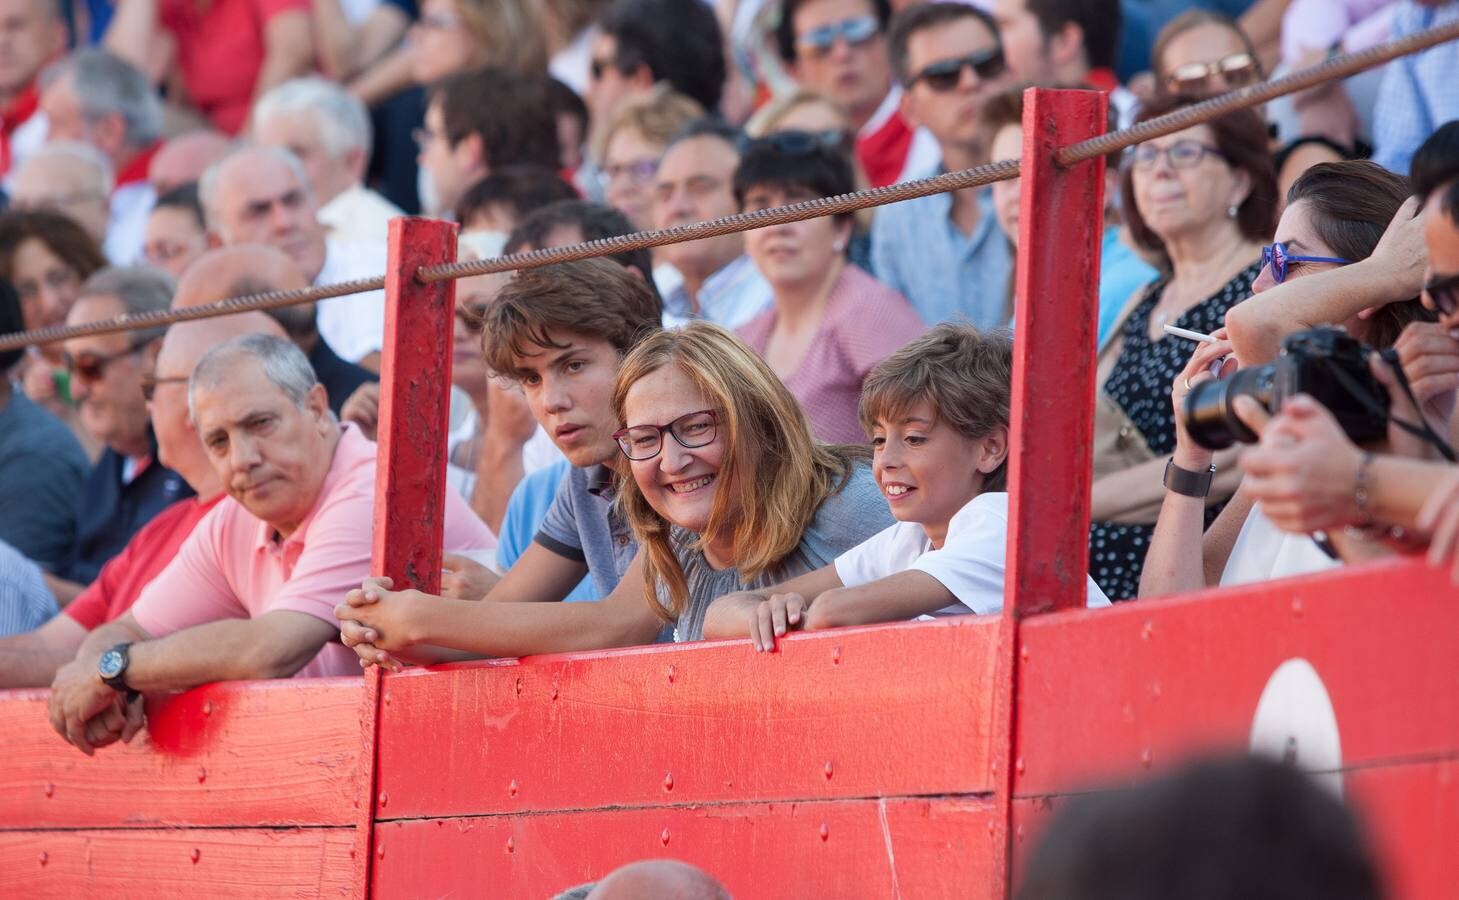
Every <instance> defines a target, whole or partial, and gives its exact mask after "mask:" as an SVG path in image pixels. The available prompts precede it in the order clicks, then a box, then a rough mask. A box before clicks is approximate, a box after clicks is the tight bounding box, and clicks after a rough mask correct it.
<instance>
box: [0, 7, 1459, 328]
mask: <svg viewBox="0 0 1459 900" xmlns="http://www.w3.org/2000/svg"><path fill="white" fill-rule="evenodd" d="M1455 39H1459V22H1453V23H1450V24H1447V25H1442V26H1439V27H1437V28H1430V29H1428V30H1426V31H1421V32H1419V33H1417V34H1413V35H1409V36H1408V37H1406V38H1401V39H1399V40H1396V41H1390V42H1388V43H1386V44H1381V45H1379V46H1376V47H1371V48H1369V49H1367V50H1362V51H1359V52H1357V53H1349V54H1344V55H1342V56H1335V57H1333V58H1332V59H1329V60H1327V61H1325V62H1323V63H1320V64H1318V65H1316V66H1313V67H1311V68H1308V69H1303V70H1302V71H1300V72H1293V73H1292V74H1290V75H1287V76H1284V77H1282V78H1278V79H1275V80H1273V81H1267V82H1263V83H1261V84H1256V85H1251V86H1248V87H1244V88H1241V89H1239V90H1235V91H1231V92H1229V93H1226V94H1222V95H1221V96H1219V97H1212V98H1211V99H1209V100H1206V101H1204V102H1201V103H1197V104H1195V105H1194V106H1189V107H1186V108H1184V109H1179V110H1176V111H1175V112H1173V113H1170V114H1169V115H1165V116H1161V117H1159V118H1156V119H1151V120H1150V121H1148V122H1142V123H1140V124H1138V125H1135V126H1134V127H1132V128H1127V129H1124V130H1121V131H1114V132H1110V133H1109V134H1104V135H1100V136H1099V137H1095V138H1090V139H1089V140H1086V141H1080V142H1079V143H1077V144H1071V145H1070V146H1068V147H1065V148H1064V149H1062V150H1060V151H1059V152H1058V153H1057V154H1055V156H1054V160H1055V162H1057V163H1058V164H1059V165H1062V166H1071V165H1075V164H1077V163H1080V162H1083V161H1085V160H1088V159H1093V158H1094V157H1097V156H1103V155H1105V154H1107V153H1112V152H1114V151H1116V150H1121V149H1123V148H1125V147H1130V146H1133V145H1135V144H1138V143H1140V142H1141V141H1147V140H1150V139H1151V138H1155V137H1160V136H1161V135H1166V134H1171V133H1173V132H1176V131H1181V130H1183V129H1186V128H1190V127H1191V126H1193V125H1199V124H1200V123H1202V122H1208V121H1210V120H1211V119H1215V118H1219V117H1221V116H1223V115H1225V114H1226V113H1229V112H1233V111H1235V110H1238V109H1245V108H1248V107H1251V106H1255V105H1257V104H1260V103H1265V102H1267V101H1269V100H1273V99H1275V98H1277V97H1282V96H1286V95H1287V94H1294V93H1297V92H1298V91H1304V90H1307V89H1308V88H1311V87H1315V86H1316V85H1319V84H1323V83H1325V82H1328V81H1332V80H1334V79H1338V78H1346V77H1348V76H1350V75H1354V74H1356V73H1358V72H1362V71H1366V70H1367V69H1371V68H1373V67H1375V66H1379V65H1382V64H1383V63H1386V62H1390V61H1392V60H1394V59H1396V58H1398V57H1400V56H1407V55H1409V54H1411V53H1416V52H1418V51H1420V50H1426V49H1428V48H1430V47H1433V46H1436V45H1438V44H1442V43H1446V42H1448V41H1452V40H1455ZM1018 168H1019V163H1018V160H1015V159H1005V160H1002V161H999V162H995V163H989V164H987V165H982V166H976V167H974V168H971V169H962V170H960V171H957V172H948V173H946V174H943V175H937V176H934V177H932V178H923V179H918V180H916V181H906V182H902V183H900V184H893V185H887V186H886V187H880V188H874V189H872V190H867V191H857V192H854V193H850V194H842V195H841V196H838V197H824V198H820V199H817V200H807V201H804V202H801V203H793V204H790V205H789V206H781V207H776V208H774V209H764V210H758V211H756V212H750V213H736V214H735V215H730V216H724V217H722V218H718V219H711V220H709V221H707V222H699V223H697V224H694V225H679V226H675V227H674V228H665V229H661V230H657V231H642V232H635V233H633V234H625V235H621V236H619V237H611V238H604V239H602V240H596V241H588V242H587V243H583V244H573V245H571V246H567V247H552V248H545V249H542V250H534V251H532V252H530V253H516V254H512V255H511V256H501V257H497V258H495V259H483V260H471V261H467V262H456V263H446V264H442V265H437V266H425V267H422V268H421V269H420V270H418V271H417V273H416V278H417V279H418V280H420V281H422V282H425V283H429V282H435V281H445V280H449V279H455V278H467V277H470V276H473V275H487V274H491V273H496V272H509V271H512V270H515V269H528V268H536V267H538V266H546V265H552V264H554V263H562V262H571V261H574V260H579V259H589V258H592V257H599V256H610V255H612V254H614V253H622V252H625V251H629V250H639V249H644V248H649V247H662V246H664V245H665V244H678V243H683V242H685V241H697V240H701V239H703V238H707V237H716V236H718V235H723V234H731V233H734V232H740V231H750V230H753V229H756V228H764V227H767V226H770V225H780V224H784V223H787V222H800V221H804V220H806V219H817V218H820V217H822V216H829V215H841V214H846V213H853V212H856V211H858V210H862V209H867V208H869V207H873V206H883V205H885V204H888V203H899V202H901V201H903V200H913V199H916V198H918V197H927V196H930V195H932V194H939V193H944V192H947V191H957V190H963V189H965V188H971V187H979V186H982V185H985V184H991V183H993V182H995V181H1004V180H1007V179H1010V178H1017V177H1018ZM384 285H385V278H384V276H380V277H377V278H366V279H359V280H356V281H348V282H343V283H341V284H332V285H326V286H323V287H315V288H301V289H297V290H292V291H269V292H267V293H262V294H247V295H244V296H241V297H234V298H232V299H229V300H222V301H219V302H217V303H210V304H206V305H201V306H190V307H185V308H182V309H172V310H165V311H159V312H153V313H145V314H142V315H136V316H120V317H118V318H115V319H109V320H106V321H102V322H92V323H90V324H88V325H57V326H52V327H50V328H41V329H37V330H35V331H19V332H14V333H12V334H6V335H0V350H13V349H16V348H17V347H25V346H29V345H31V344H51V343H55V342H57V341H64V340H70V339H72V338H77V337H86V336H90V335H98V334H112V333H116V332H121V331H132V330H136V329H141V328H154V327H161V326H164V325H170V324H173V323H175V322H188V321H192V320H195V319H207V318H213V317H215V316H225V315H230V314H233V313H239V312H249V311H253V310H269V309H277V308H279V307H283V306H293V305H295V304H300V303H311V302H315V301H319V300H328V299H330V298H332V297H342V296H345V295H348V294H356V293H363V292H366V291H374V290H379V289H380V288H382V287H384Z"/></svg>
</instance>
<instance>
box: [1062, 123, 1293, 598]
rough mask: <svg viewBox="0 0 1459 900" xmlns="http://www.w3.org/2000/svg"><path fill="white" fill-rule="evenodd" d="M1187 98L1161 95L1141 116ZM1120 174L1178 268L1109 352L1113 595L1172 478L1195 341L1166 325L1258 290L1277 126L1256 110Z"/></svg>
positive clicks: (1102, 482)
mask: <svg viewBox="0 0 1459 900" xmlns="http://www.w3.org/2000/svg"><path fill="white" fill-rule="evenodd" d="M1180 105H1181V104H1180V103H1178V102H1176V101H1171V100H1165V101H1157V102H1155V103H1152V104H1150V105H1148V106H1147V107H1146V108H1145V109H1144V110H1143V111H1142V113H1141V118H1142V119H1150V118H1154V117H1155V116H1159V115H1163V114H1165V113H1168V112H1171V111H1173V110H1175V109H1177V108H1179V107H1180ZM1121 180H1122V187H1123V193H1124V197H1125V200H1126V203H1125V209H1126V212H1127V214H1128V217H1129V227H1130V234H1131V237H1132V238H1133V239H1134V240H1135V242H1136V243H1137V244H1138V245H1140V246H1141V247H1142V248H1143V249H1145V250H1146V251H1148V252H1150V253H1152V254H1160V255H1163V256H1164V257H1165V258H1166V259H1167V260H1168V261H1169V274H1168V275H1165V276H1163V277H1161V278H1159V279H1157V280H1156V281H1154V282H1152V283H1150V284H1149V285H1147V286H1146V287H1145V288H1143V289H1142V290H1141V291H1140V292H1139V293H1137V294H1136V295H1135V296H1134V297H1133V298H1131V301H1130V303H1129V304H1127V307H1126V310H1125V311H1124V312H1123V313H1122V315H1121V317H1120V319H1119V320H1118V321H1117V323H1116V325H1115V327H1114V330H1113V331H1112V335H1113V337H1112V338H1111V339H1110V341H1109V342H1108V343H1107V344H1106V345H1105V347H1104V348H1103V349H1102V351H1101V353H1100V367H1099V375H1100V378H1101V384H1102V391H1101V396H1100V398H1099V402H1098V405H1097V407H1096V412H1095V460H1094V478H1095V481H1094V488H1093V498H1092V501H1093V502H1092V506H1091V518H1092V519H1093V520H1094V523H1093V525H1092V527H1091V529H1090V544H1089V550H1090V560H1089V561H1090V574H1091V575H1092V576H1094V580H1095V582H1097V583H1098V584H1099V586H1100V587H1101V588H1102V589H1103V590H1104V592H1105V593H1106V594H1107V595H1109V597H1110V598H1111V599H1114V598H1129V597H1134V596H1135V595H1136V593H1137V592H1138V590H1139V585H1140V567H1141V563H1142V562H1143V560H1144V558H1145V551H1146V547H1147V545H1148V542H1149V539H1150V535H1151V533H1152V532H1153V531H1154V527H1155V520H1156V517H1157V515H1158V514H1159V510H1160V502H1161V499H1162V498H1161V493H1162V489H1161V477H1162V474H1163V473H1164V471H1165V465H1166V461H1167V460H1168V459H1169V457H1170V454H1171V453H1172V452H1173V451H1174V450H1175V446H1176V424H1175V420H1174V415H1173V413H1172V410H1171V407H1170V401H1169V396H1168V385H1169V384H1170V381H1171V379H1172V378H1174V377H1175V375H1176V374H1177V373H1178V372H1180V371H1181V370H1182V369H1183V368H1184V367H1185V364H1186V362H1187V359H1188V358H1189V355H1190V343H1189V341H1187V340H1185V339H1183V338H1179V337H1175V336H1172V335H1168V334H1166V333H1165V330H1164V328H1165V326H1166V325H1172V326H1177V327H1180V328H1184V329H1187V330H1190V331H1198V332H1202V333H1210V332H1212V331H1215V330H1216V329H1217V328H1219V327H1220V326H1221V323H1222V321H1223V320H1224V319H1225V316H1226V311H1227V310H1228V309H1230V308H1231V307H1232V306H1234V305H1235V304H1236V303H1237V302H1239V301H1241V300H1244V299H1245V298H1246V297H1247V296H1248V295H1249V294H1250V293H1251V285H1252V282H1253V281H1254V280H1255V279H1256V276H1257V273H1258V272H1259V271H1260V270H1261V264H1260V257H1261V245H1262V242H1263V241H1265V240H1266V238H1267V236H1268V235H1270V234H1271V232H1272V227H1273V225H1274V224H1275V219H1276V215H1275V209H1276V176H1275V174H1274V173H1273V171H1272V162H1271V156H1270V155H1269V154H1268V153H1267V150H1266V130H1265V127H1264V126H1263V125H1262V123H1261V120H1260V119H1259V118H1257V116H1256V114H1255V113H1252V112H1249V111H1245V110H1243V111H1241V112H1236V113H1231V114H1229V115H1227V116H1223V117H1222V118H1219V119H1215V120H1213V121H1211V122H1209V123H1207V124H1203V125H1195V126H1192V127H1190V128H1187V129H1185V130H1184V131H1178V132H1176V133H1174V134H1171V135H1167V136H1165V137H1160V138H1155V139H1153V140H1150V141H1146V142H1145V143H1143V144H1140V145H1138V146H1136V147H1135V148H1134V150H1133V151H1132V152H1131V161H1130V163H1129V164H1127V166H1126V168H1125V171H1124V172H1123V173H1122V179H1121ZM1234 487H1235V480H1234V478H1228V479H1226V480H1225V483H1224V484H1222V483H1218V484H1217V486H1216V489H1215V490H1214V491H1211V494H1212V496H1211V497H1210V501H1211V502H1212V504H1217V503H1218V502H1219V501H1220V500H1223V499H1225V497H1228V496H1230V493H1231V491H1232V490H1233V489H1234ZM1215 508H1217V507H1215V506H1214V505H1213V509H1215ZM1210 515H1213V516H1214V512H1212V513H1210Z"/></svg>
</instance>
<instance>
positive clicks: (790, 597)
mask: <svg viewBox="0 0 1459 900" xmlns="http://www.w3.org/2000/svg"><path fill="white" fill-rule="evenodd" d="M839 587H841V577H840V576H839V575H837V574H836V566H835V565H834V564H833V565H829V566H822V567H821V568H819V569H817V570H816V571H814V572H807V573H805V574H804V575H801V576H799V577H796V578H792V579H791V580H789V581H787V582H785V583H784V584H778V585H776V586H774V587H770V588H765V589H764V590H759V591H736V592H735V593H733V594H725V595H724V596H723V597H720V598H719V599H718V600H715V601H714V602H713V603H711V604H710V605H709V609H707V610H705V611H704V639H705V640H710V641H714V640H724V639H727V638H739V637H748V638H749V639H750V642H751V643H752V644H754V645H755V649H756V650H769V649H771V648H773V647H774V646H775V638H777V637H782V636H783V635H784V634H785V633H786V632H787V631H794V630H796V629H799V628H803V627H806V618H805V612H806V611H807V610H808V609H809V608H810V607H811V605H812V604H814V603H815V601H816V600H817V598H819V597H821V596H822V595H823V594H825V593H826V592H827V591H830V590H834V589H836V588H839Z"/></svg>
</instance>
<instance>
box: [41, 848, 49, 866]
mask: <svg viewBox="0 0 1459 900" xmlns="http://www.w3.org/2000/svg"><path fill="white" fill-rule="evenodd" d="M50 861H51V855H50V854H49V853H47V852H46V851H44V850H42V851H41V855H40V863H41V865H45V864H46V863H48V862H50Z"/></svg>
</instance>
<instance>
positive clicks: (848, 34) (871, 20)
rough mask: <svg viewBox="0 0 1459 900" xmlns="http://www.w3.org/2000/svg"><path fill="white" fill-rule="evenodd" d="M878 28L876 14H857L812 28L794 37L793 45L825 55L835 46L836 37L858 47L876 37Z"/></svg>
mask: <svg viewBox="0 0 1459 900" xmlns="http://www.w3.org/2000/svg"><path fill="white" fill-rule="evenodd" d="M880 30H881V26H880V25H879V24H878V23H877V21H876V16H857V17H856V18H854V19H843V20H841V21H840V22H832V23H830V24H829V25H822V26H821V27H820V28H812V29H811V30H810V31H807V32H806V33H805V34H803V35H801V36H800V37H798V38H796V39H795V46H796V47H797V48H798V49H800V50H803V51H805V52H806V53H810V54H814V55H816V56H825V55H826V54H827V53H830V52H831V50H832V49H833V48H834V47H835V46H836V39H837V38H845V39H846V45H847V46H849V47H860V46H861V45H862V44H865V43H866V42H867V41H870V40H871V39H872V38H874V37H876V35H877V32H879V31H880Z"/></svg>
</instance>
